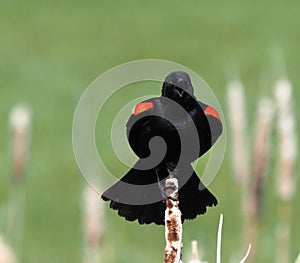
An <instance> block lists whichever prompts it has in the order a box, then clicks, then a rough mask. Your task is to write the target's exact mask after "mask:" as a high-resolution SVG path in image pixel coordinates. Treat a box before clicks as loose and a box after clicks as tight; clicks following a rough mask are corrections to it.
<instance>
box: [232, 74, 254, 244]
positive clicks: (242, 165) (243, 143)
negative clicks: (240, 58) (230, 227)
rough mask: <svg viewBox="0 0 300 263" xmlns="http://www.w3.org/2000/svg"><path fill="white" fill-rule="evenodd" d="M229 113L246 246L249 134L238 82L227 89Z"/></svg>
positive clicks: (240, 86) (241, 90) (248, 223)
mask: <svg viewBox="0 0 300 263" xmlns="http://www.w3.org/2000/svg"><path fill="white" fill-rule="evenodd" d="M227 92H228V94H227V100H228V111H229V119H230V124H231V125H230V127H231V134H232V136H231V137H232V156H233V158H232V160H233V164H232V165H233V168H234V174H235V177H236V179H237V182H238V183H239V184H240V189H241V208H242V215H243V221H242V229H243V231H242V232H243V233H244V234H243V238H244V245H247V244H249V238H248V237H247V236H248V233H249V232H250V230H249V225H250V222H249V220H250V218H249V216H248V214H247V213H248V212H247V210H248V209H247V208H248V207H249V206H250V204H249V202H250V188H249V175H250V174H249V153H248V149H249V145H248V141H249V135H248V133H247V114H246V105H245V104H246V103H245V95H244V87H243V85H242V83H241V82H240V81H238V80H235V81H231V82H230V83H229V85H228V89H227Z"/></svg>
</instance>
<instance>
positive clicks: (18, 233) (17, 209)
mask: <svg viewBox="0 0 300 263" xmlns="http://www.w3.org/2000/svg"><path fill="white" fill-rule="evenodd" d="M9 124H10V128H11V133H12V181H13V185H12V188H11V194H10V200H9V205H8V211H7V237H8V238H9V241H10V243H11V244H12V246H13V248H14V250H15V251H16V253H17V254H18V256H19V257H22V256H21V254H22V238H23V225H24V207H25V199H26V198H25V194H26V192H25V184H24V177H25V170H26V161H27V159H28V153H29V138H30V128H31V112H30V110H29V108H28V107H26V106H24V105H17V106H15V107H14V108H13V109H12V110H11V112H10V115H9Z"/></svg>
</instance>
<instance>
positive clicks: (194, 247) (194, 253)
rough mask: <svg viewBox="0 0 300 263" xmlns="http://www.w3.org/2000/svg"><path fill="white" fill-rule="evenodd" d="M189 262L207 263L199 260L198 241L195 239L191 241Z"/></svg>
mask: <svg viewBox="0 0 300 263" xmlns="http://www.w3.org/2000/svg"><path fill="white" fill-rule="evenodd" d="M189 263H207V262H206V261H205V262H204V261H200V257H199V251H198V243H197V241H196V240H193V241H192V242H191V259H190V261H189Z"/></svg>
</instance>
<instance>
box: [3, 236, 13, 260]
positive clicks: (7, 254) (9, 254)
mask: <svg viewBox="0 0 300 263" xmlns="http://www.w3.org/2000/svg"><path fill="white" fill-rule="evenodd" d="M15 262H16V257H15V255H14V253H13V251H12V250H11V249H10V247H9V246H8V245H7V244H5V243H4V241H3V240H2V238H1V236H0V263H15Z"/></svg>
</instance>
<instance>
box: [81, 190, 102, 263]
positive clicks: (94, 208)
mask: <svg viewBox="0 0 300 263" xmlns="http://www.w3.org/2000/svg"><path fill="white" fill-rule="evenodd" d="M83 199H84V208H83V210H84V215H83V216H84V218H83V219H84V223H83V225H84V228H83V231H84V240H85V244H84V260H83V262H84V263H99V262H100V253H99V248H100V242H101V238H102V234H103V229H104V227H103V214H102V209H101V202H100V201H99V195H98V194H97V193H96V192H95V191H94V190H93V189H92V188H91V187H90V186H86V187H85V189H84V198H83Z"/></svg>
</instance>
